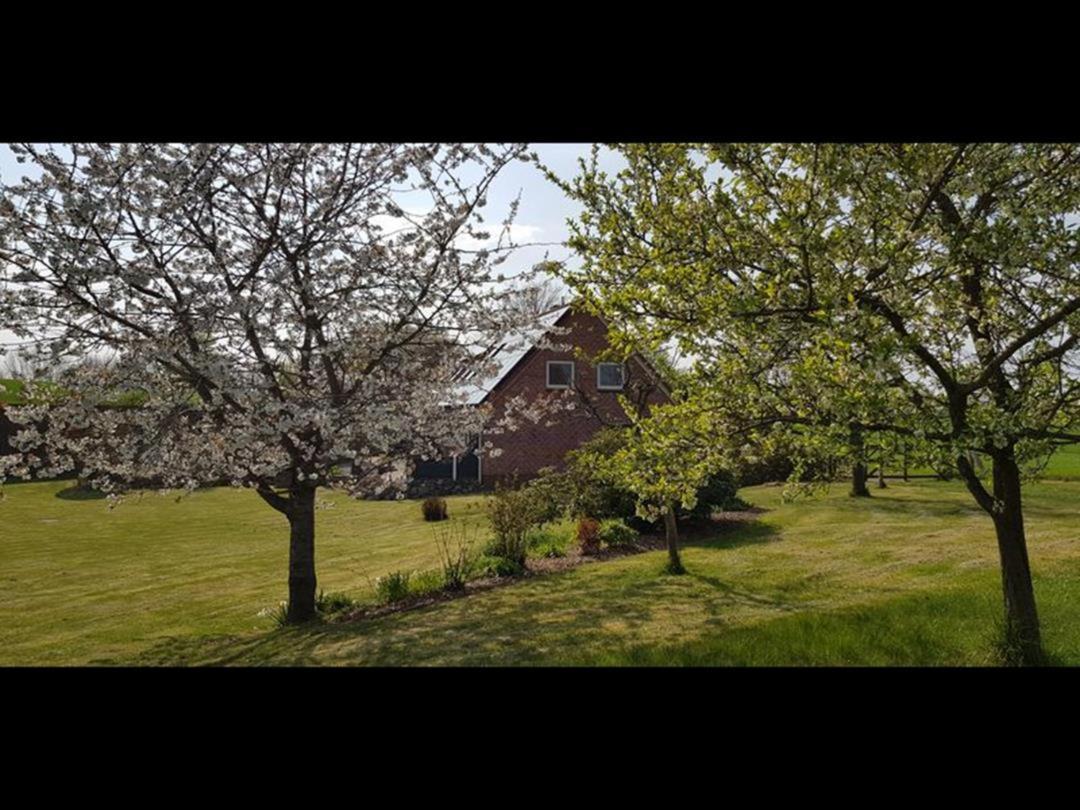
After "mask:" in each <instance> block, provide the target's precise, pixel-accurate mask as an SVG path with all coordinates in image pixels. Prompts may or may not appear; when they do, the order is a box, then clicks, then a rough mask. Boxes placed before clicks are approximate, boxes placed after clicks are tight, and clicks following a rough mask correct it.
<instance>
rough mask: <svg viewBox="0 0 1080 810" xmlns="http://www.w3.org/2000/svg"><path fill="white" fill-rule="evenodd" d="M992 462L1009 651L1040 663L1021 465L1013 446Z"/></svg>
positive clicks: (1026, 662)
mask: <svg viewBox="0 0 1080 810" xmlns="http://www.w3.org/2000/svg"><path fill="white" fill-rule="evenodd" d="M993 464H994V498H995V499H996V500H997V502H998V506H999V509H998V511H995V512H994V513H993V514H992V517H993V519H994V529H995V530H996V532H997V542H998V554H999V556H1000V557H1001V586H1002V591H1003V593H1004V596H1005V645H1006V655H1007V656H1008V657H1009V658H1011V659H1013V661H1014V662H1015V663H1020V664H1024V665H1025V666H1033V665H1038V664H1041V663H1043V651H1042V639H1041V636H1040V632H1039V614H1038V612H1037V611H1036V608H1035V589H1034V587H1033V586H1032V584H1031V567H1030V565H1029V564H1028V553H1027V540H1026V538H1025V536H1024V512H1023V502H1022V499H1021V487H1020V468H1019V467H1018V466H1017V464H1016V457H1015V456H1014V455H1013V450H1012V448H1011V447H1010V448H1008V449H1006V450H1004V451H1001V452H998V453H995V454H994V455H993Z"/></svg>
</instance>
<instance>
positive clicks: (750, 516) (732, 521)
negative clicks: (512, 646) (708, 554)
mask: <svg viewBox="0 0 1080 810" xmlns="http://www.w3.org/2000/svg"><path fill="white" fill-rule="evenodd" d="M764 511H765V510H764V509H758V508H754V507H752V508H750V509H746V510H744V511H741V512H719V513H716V514H714V515H713V516H712V519H711V520H709V521H708V522H707V523H705V522H700V523H691V524H689V525H687V526H685V527H682V528H681V529H680V540H694V539H700V538H701V537H703V536H709V535H712V534H715V533H716V531H717V530H718V529H719V530H721V531H723V530H724V529H725V528H734V527H736V526H739V525H741V524H743V523H746V522H748V521H752V520H756V519H757V516H758V515H759V514H760V513H762V512H764ZM666 548H667V543H666V541H665V540H664V537H663V535H659V534H642V535H640V536H639V537H638V539H637V540H635V541H634V542H633V543H628V544H626V545H623V546H617V547H613V548H603V549H601V550H599V551H597V552H596V553H594V554H582V553H581V548H580V547H578V546H572V547H571V548H570V549H568V550H567V552H566V555H565V556H563V557H531V558H529V559H528V560H526V562H525V573H524V574H522V575H521V576H516V577H511V576H505V577H481V578H478V579H473V580H470V581H469V582H466V583H465V587H464V589H462V590H457V591H450V590H440V591H434V592H432V593H427V594H423V595H417V596H410V597H407V598H405V599H401V600H399V601H397V602H391V603H390V604H385V605H368V606H364V607H362V608H357V609H356V610H350V611H346V612H343V613H341V614H339V615H338V616H337V617H335V618H333V619H331V621H334V622H355V621H364V620H366V619H377V618H379V617H380V616H389V615H391V614H393V613H402V612H404V611H408V610H418V609H420V608H424V607H428V606H430V605H436V604H439V603H441V602H449V601H451V600H453V599H461V598H462V597H465V596H470V595H471V594H474V593H482V592H483V591H490V590H491V589H492V588H502V587H506V586H507V585H514V584H516V583H519V582H523V581H525V580H528V579H532V578H534V577H538V576H545V575H547V574H555V573H558V572H560V571H569V570H570V569H571V568H577V567H578V566H579V565H584V564H586V563H594V562H605V561H607V560H613V559H618V558H620V557H626V556H629V555H632V554H644V553H646V552H649V551H663V550H664V549H666Z"/></svg>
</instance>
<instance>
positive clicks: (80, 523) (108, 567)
mask: <svg viewBox="0 0 1080 810" xmlns="http://www.w3.org/2000/svg"><path fill="white" fill-rule="evenodd" d="M65 486H66V484H57V483H44V484H20V485H15V486H12V485H9V486H8V487H7V488H6V490H5V491H6V494H7V498H6V499H5V500H4V501H3V502H0V579H2V580H3V587H2V589H0V663H6V664H49V663H88V662H94V661H104V662H110V663H142V664H150V663H154V664H160V663H164V664H189V663H211V664H220V663H259V664H262V663H270V664H382V665H401V664H426V665H431V664H433V665H439V664H467V665H477V664H480V665H483V664H596V663H600V664H626V663H630V664H771V665H790V664H848V665H850V664H864V665H865V664H885V665H904V664H935V665H936V664H958V665H979V664H990V663H994V660H995V659H994V657H993V632H994V625H995V622H996V621H997V618H998V615H999V613H1000V586H999V581H998V574H997V559H996V549H995V546H994V540H993V531H992V526H991V523H990V520H989V519H988V518H987V517H986V516H985V515H984V514H983V513H982V512H980V511H979V510H978V509H977V507H976V506H975V505H974V503H973V502H972V500H971V498H970V496H969V495H968V494H967V492H966V490H964V489H963V487H962V485H960V484H959V483H955V482H953V483H941V482H934V481H918V482H911V483H909V484H903V483H901V482H890V486H889V488H888V489H886V490H884V491H882V492H879V491H877V490H874V498H872V499H870V500H865V499H852V498H848V497H846V495H845V492H846V487H845V486H844V485H842V484H838V485H836V486H834V487H833V489H832V491H831V492H830V493H829V494H827V495H825V496H822V497H818V498H814V499H812V500H806V501H802V502H799V503H797V504H781V503H780V499H779V488H777V487H755V488H752V489H747V490H743V491H742V492H741V493H740V494H741V495H742V496H743V497H745V498H747V499H748V500H750V501H752V502H754V503H756V504H758V505H760V506H763V507H765V508H766V509H767V510H768V511H766V512H765V513H763V514H762V515H761V517H760V519H759V520H758V521H757V522H755V523H752V524H746V525H741V526H738V527H731V528H727V529H723V530H719V531H718V532H717V533H716V534H715V535H714V536H711V537H709V538H707V539H705V540H701V541H697V542H695V543H693V544H691V545H689V546H688V547H687V548H686V550H685V563H686V567H687V568H688V569H689V571H690V574H689V575H688V576H685V577H671V576H666V575H662V574H661V573H660V570H661V568H662V566H663V562H664V554H663V553H662V552H655V553H648V554H642V555H637V556H632V557H624V558H621V559H617V560H611V561H607V562H603V563H599V564H590V565H586V566H582V567H580V568H577V569H574V570H572V571H568V572H565V573H561V574H555V575H550V576H546V577H540V578H536V579H531V580H527V581H524V582H521V583H520V584H515V585H512V586H509V587H505V588H500V589H496V590H492V591H488V592H485V593H480V594H475V595H472V596H470V597H468V598H465V599H459V600H455V601H452V602H447V603H443V604H440V605H435V606H431V607H428V608H424V609H421V610H416V611H410V612H406V613H401V614H397V615H393V616H386V617H383V618H380V619H376V620H370V621H365V622H356V623H350V624H326V625H319V626H312V627H307V628H296V629H289V630H277V629H274V628H272V627H271V625H270V623H269V621H268V620H267V619H263V618H259V617H258V616H257V614H258V612H259V610H260V609H261V608H265V607H268V606H272V605H275V604H276V603H277V601H278V600H280V599H281V598H283V594H284V577H285V564H286V556H287V553H286V535H287V532H286V526H285V523H284V521H283V520H282V519H281V518H280V516H278V515H277V514H276V513H275V512H273V511H271V510H270V509H269V508H268V507H266V506H264V505H263V504H262V502H261V501H259V499H258V498H257V497H256V496H255V495H253V494H252V493H249V492H240V491H233V490H210V491H202V492H197V493H195V494H194V495H192V496H190V497H188V498H185V499H183V500H181V501H179V502H176V501H174V500H172V499H169V498H161V497H159V496H156V495H146V496H144V497H143V498H142V499H141V500H132V501H129V502H125V503H124V504H122V505H121V506H119V507H118V508H117V509H115V510H114V511H112V512H110V511H108V509H107V508H106V506H105V502H104V501H100V500H88V501H73V500H65V499H62V498H58V497H56V495H57V492H58V491H59V490H61V489H63V488H64V487H65ZM326 500H327V501H328V503H330V504H332V506H330V508H327V509H324V510H320V512H319V513H318V520H319V538H318V540H317V546H318V551H317V556H318V563H319V577H320V583H321V584H322V585H323V587H325V588H326V589H327V590H345V591H348V592H350V593H352V594H353V595H354V596H358V597H364V596H367V595H370V586H369V579H372V580H373V579H374V578H375V576H377V575H378V574H380V573H384V572H386V571H388V570H392V569H395V568H427V567H432V566H433V565H434V562H435V553H434V552H435V550H434V544H433V542H432V539H431V528H430V526H429V525H428V524H424V523H423V522H422V521H421V520H420V517H419V507H418V505H417V504H416V503H415V502H405V503H385V502H382V503H358V502H354V501H348V500H346V499H344V498H338V497H327V498H326ZM470 504H471V507H470ZM450 508H451V514H455V515H458V516H459V517H460V516H463V515H470V516H471V517H469V518H468V519H470V520H478V519H479V509H478V506H477V501H476V500H475V499H474V500H469V499H461V498H455V499H451V505H450ZM1078 513H1080V482H1056V481H1055V482H1051V481H1048V482H1044V483H1040V484H1036V485H1033V486H1031V487H1029V488H1028V490H1027V517H1028V533H1029V541H1030V551H1031V558H1032V565H1033V568H1034V571H1035V575H1036V584H1035V587H1036V593H1037V597H1038V599H1039V607H1040V610H1041V614H1042V620H1043V627H1044V634H1045V641H1046V647H1047V649H1048V650H1049V651H1050V652H1051V654H1052V655H1053V657H1054V660H1055V661H1056V662H1058V663H1063V664H1073V665H1075V664H1080V544H1078V543H1077V539H1078V537H1077V534H1078V532H1080V520H1078V517H1080V514H1078Z"/></svg>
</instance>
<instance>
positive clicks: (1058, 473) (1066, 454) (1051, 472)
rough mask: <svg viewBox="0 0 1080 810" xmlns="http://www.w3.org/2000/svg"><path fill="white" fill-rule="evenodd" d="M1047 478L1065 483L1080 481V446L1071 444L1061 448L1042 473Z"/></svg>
mask: <svg viewBox="0 0 1080 810" xmlns="http://www.w3.org/2000/svg"><path fill="white" fill-rule="evenodd" d="M1042 474H1043V475H1044V476H1045V477H1046V478H1055V479H1061V480H1065V481H1080V444H1069V445H1066V446H1065V447H1061V448H1059V449H1058V450H1057V451H1056V452H1055V453H1054V455H1052V456H1050V461H1049V462H1048V463H1047V465H1046V469H1045V470H1043V473H1042Z"/></svg>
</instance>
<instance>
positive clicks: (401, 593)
mask: <svg viewBox="0 0 1080 810" xmlns="http://www.w3.org/2000/svg"><path fill="white" fill-rule="evenodd" d="M410 576H411V572H409V571H392V572H391V573H389V574H386V575H385V576H381V577H379V578H378V579H377V580H375V594H376V595H377V596H378V597H379V601H380V602H384V603H387V604H390V603H392V602H400V601H402V600H403V599H407V598H408V596H409V577H410Z"/></svg>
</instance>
